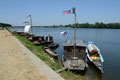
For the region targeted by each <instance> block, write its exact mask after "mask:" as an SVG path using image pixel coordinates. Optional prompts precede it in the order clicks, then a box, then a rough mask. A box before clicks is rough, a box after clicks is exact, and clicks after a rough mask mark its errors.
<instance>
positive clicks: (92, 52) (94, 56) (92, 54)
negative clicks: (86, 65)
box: [86, 42, 104, 73]
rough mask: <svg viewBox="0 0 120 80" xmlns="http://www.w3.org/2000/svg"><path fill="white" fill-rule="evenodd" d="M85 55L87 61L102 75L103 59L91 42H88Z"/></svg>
mask: <svg viewBox="0 0 120 80" xmlns="http://www.w3.org/2000/svg"><path fill="white" fill-rule="evenodd" d="M86 53H87V57H88V59H89V61H90V62H92V63H93V64H94V65H95V66H96V67H97V68H98V69H99V70H100V71H101V72H102V73H103V72H104V71H103V62H104V59H103V57H102V55H101V53H100V49H99V48H98V47H97V46H96V45H95V44H93V43H92V42H89V44H88V45H87V49H86Z"/></svg>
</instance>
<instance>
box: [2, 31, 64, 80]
mask: <svg viewBox="0 0 120 80" xmlns="http://www.w3.org/2000/svg"><path fill="white" fill-rule="evenodd" d="M9 34H10V33H9V32H8V31H6V30H0V80H57V79H59V80H64V79H63V78H61V77H60V76H59V75H58V74H57V73H55V72H54V71H53V70H52V69H51V68H49V67H48V66H47V65H46V64H45V63H44V62H43V61H41V60H40V59H39V58H37V57H36V56H35V55H33V54H32V53H31V51H29V50H28V49H27V48H26V47H25V46H23V44H21V43H20V42H19V41H18V40H17V39H16V38H15V37H14V36H11V35H9Z"/></svg>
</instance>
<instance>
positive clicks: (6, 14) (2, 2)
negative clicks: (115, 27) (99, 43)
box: [0, 0, 120, 26]
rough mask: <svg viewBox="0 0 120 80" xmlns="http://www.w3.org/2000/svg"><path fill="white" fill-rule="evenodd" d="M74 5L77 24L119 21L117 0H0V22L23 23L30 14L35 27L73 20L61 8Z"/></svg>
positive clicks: (119, 2) (60, 23)
mask: <svg viewBox="0 0 120 80" xmlns="http://www.w3.org/2000/svg"><path fill="white" fill-rule="evenodd" d="M73 7H76V15H77V23H86V22H88V23H95V22H104V23H112V22H120V0H0V22H4V23H9V24H12V25H13V26H21V25H24V24H23V22H25V21H28V20H29V18H26V16H28V15H30V14H31V15H32V20H33V25H34V26H49V25H66V24H73V23H74V15H73V14H67V15H64V14H63V11H66V10H70V9H72V8H73Z"/></svg>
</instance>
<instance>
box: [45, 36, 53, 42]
mask: <svg viewBox="0 0 120 80" xmlns="http://www.w3.org/2000/svg"><path fill="white" fill-rule="evenodd" d="M46 43H53V37H52V36H50V34H49V35H48V36H46Z"/></svg>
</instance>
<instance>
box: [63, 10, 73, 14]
mask: <svg viewBox="0 0 120 80" xmlns="http://www.w3.org/2000/svg"><path fill="white" fill-rule="evenodd" d="M63 13H64V15H65V14H70V13H71V10H67V11H64V12H63Z"/></svg>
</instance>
